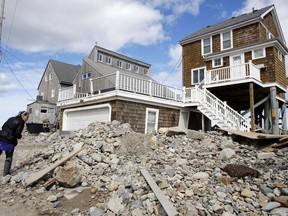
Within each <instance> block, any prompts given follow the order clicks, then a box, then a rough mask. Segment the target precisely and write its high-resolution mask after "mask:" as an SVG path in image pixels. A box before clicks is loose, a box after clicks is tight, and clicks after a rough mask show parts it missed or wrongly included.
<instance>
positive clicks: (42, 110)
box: [40, 107, 48, 113]
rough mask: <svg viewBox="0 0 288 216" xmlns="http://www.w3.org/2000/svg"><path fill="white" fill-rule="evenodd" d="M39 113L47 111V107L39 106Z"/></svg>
mask: <svg viewBox="0 0 288 216" xmlns="http://www.w3.org/2000/svg"><path fill="white" fill-rule="evenodd" d="M40 112H41V113H47V112H48V108H47V107H41V111H40Z"/></svg>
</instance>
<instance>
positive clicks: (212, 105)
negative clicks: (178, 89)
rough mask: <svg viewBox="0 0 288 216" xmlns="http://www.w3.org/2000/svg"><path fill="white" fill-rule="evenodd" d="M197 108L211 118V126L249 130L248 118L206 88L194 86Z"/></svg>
mask: <svg viewBox="0 0 288 216" xmlns="http://www.w3.org/2000/svg"><path fill="white" fill-rule="evenodd" d="M194 90H195V93H194V94H196V98H197V102H198V103H199V105H198V107H197V108H198V109H199V111H201V112H202V113H203V114H204V115H205V116H206V117H207V118H209V119H210V120H211V124H212V126H215V125H217V126H218V127H220V128H231V129H235V130H241V131H250V123H249V120H248V119H246V118H244V117H243V116H242V115H241V114H239V113H238V112H236V111H235V110H233V109H232V108H231V107H230V106H228V105H227V104H226V103H225V102H223V101H221V100H219V99H218V98H217V97H216V96H215V95H213V94H212V93H211V92H210V91H208V90H207V89H201V88H199V87H196V88H195V89H194Z"/></svg>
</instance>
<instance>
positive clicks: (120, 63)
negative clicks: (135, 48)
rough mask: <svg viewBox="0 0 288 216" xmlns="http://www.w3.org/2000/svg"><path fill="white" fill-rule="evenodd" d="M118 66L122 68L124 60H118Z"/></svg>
mask: <svg viewBox="0 0 288 216" xmlns="http://www.w3.org/2000/svg"><path fill="white" fill-rule="evenodd" d="M117 67H119V68H122V61H120V60H117Z"/></svg>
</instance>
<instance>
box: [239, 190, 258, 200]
mask: <svg viewBox="0 0 288 216" xmlns="http://www.w3.org/2000/svg"><path fill="white" fill-rule="evenodd" d="M241 196H243V197H249V198H251V197H253V196H255V193H254V192H252V191H251V190H250V189H249V188H245V189H244V190H242V192H241Z"/></svg>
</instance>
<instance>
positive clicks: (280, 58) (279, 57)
mask: <svg viewBox="0 0 288 216" xmlns="http://www.w3.org/2000/svg"><path fill="white" fill-rule="evenodd" d="M278 59H279V60H280V61H281V62H282V53H281V52H280V51H279V50H278Z"/></svg>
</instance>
